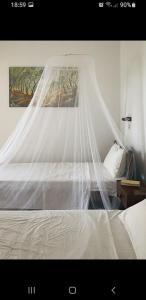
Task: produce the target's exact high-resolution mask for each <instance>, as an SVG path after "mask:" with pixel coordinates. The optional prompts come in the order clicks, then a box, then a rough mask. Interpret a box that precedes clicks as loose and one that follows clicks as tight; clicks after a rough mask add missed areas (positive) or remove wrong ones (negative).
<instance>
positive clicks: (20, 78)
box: [9, 67, 43, 107]
mask: <svg viewBox="0 0 146 300" xmlns="http://www.w3.org/2000/svg"><path fill="white" fill-rule="evenodd" d="M42 72H43V67H10V68H9V106H10V107H27V106H28V105H29V103H30V101H31V99H32V97H33V94H34V92H35V89H36V86H37V84H38V81H39V79H40V77H41V75H42Z"/></svg>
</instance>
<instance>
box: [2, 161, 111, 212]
mask: <svg viewBox="0 0 146 300" xmlns="http://www.w3.org/2000/svg"><path fill="white" fill-rule="evenodd" d="M29 168H31V169H29ZM74 168H75V169H76V170H75V171H74ZM94 168H96V170H97V173H98V174H100V177H102V180H103V181H104V183H105V185H106V188H107V191H108V193H109V195H115V194H116V179H115V178H113V177H112V176H111V175H110V173H109V172H108V171H107V170H106V168H105V167H104V165H103V164H102V163H100V164H97V163H96V164H94V166H93V164H91V163H84V164H80V163H76V164H73V163H67V162H66V163H33V167H31V164H29V163H11V164H9V165H6V166H3V167H2V166H0V208H6V207H5V203H6V199H5V195H6V193H7V187H8V185H9V186H10V185H11V188H12V189H13V190H14V192H15V191H16V193H17V191H19V190H20V191H21V195H20V197H19V198H21V202H19V203H20V204H21V205H20V207H19V203H14V204H13V206H12V208H15V209H16V208H22V207H23V205H25V203H27V201H28V199H29V198H30V194H31V192H33V191H34V190H35V187H36V185H38V183H39V184H40V188H39V192H38V193H37V196H36V202H35V206H34V207H31V208H35V209H41V208H43V209H65V208H66V207H67V209H69V206H68V203H69V201H68V199H69V196H70V191H71V186H72V182H77V181H78V180H79V178H81V179H82V176H83V175H82V174H86V178H85V181H86V182H89V184H90V189H91V190H92V191H95V190H98V185H97V178H96V176H95V171H94V170H95V169H94ZM83 169H84V171H83ZM30 170H31V171H30ZM81 172H83V173H81ZM80 174H81V175H80ZM25 182H28V183H29V184H27V188H25V187H24V189H23V188H20V186H21V185H23V183H25ZM44 191H45V192H44ZM58 195H59V197H60V199H61V201H58ZM42 199H43V203H42ZM48 199H53V202H52V203H51V202H50V201H48ZM16 204H17V205H16ZM59 205H60V206H59ZM75 208H76V207H75ZM71 209H72V207H71Z"/></svg>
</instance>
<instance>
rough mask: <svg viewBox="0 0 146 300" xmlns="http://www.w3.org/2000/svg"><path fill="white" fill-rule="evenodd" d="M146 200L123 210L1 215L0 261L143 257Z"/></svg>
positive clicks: (16, 212)
mask: <svg viewBox="0 0 146 300" xmlns="http://www.w3.org/2000/svg"><path fill="white" fill-rule="evenodd" d="M145 216H146V200H144V201H142V202H140V203H138V204H137V205H134V206H133V207H130V208H128V209H126V210H124V211H118V210H114V211H112V210H111V211H110V210H109V211H106V210H88V211H79V210H74V211H57V210H54V211H53V210H52V211H47V210H44V211H0V259H136V258H140V259H143V258H144V259H145V258H146V218H145Z"/></svg>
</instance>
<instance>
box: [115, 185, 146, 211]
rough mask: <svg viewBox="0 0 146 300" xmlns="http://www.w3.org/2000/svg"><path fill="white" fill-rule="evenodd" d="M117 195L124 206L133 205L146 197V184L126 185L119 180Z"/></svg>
mask: <svg viewBox="0 0 146 300" xmlns="http://www.w3.org/2000/svg"><path fill="white" fill-rule="evenodd" d="M117 196H118V198H120V200H121V203H122V205H123V207H124V208H127V207H129V206H132V205H134V204H136V203H138V202H140V201H142V200H144V199H145V198H146V186H140V187H135V186H124V185H121V183H120V181H118V182H117Z"/></svg>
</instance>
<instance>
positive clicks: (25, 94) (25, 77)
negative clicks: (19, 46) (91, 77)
mask: <svg viewBox="0 0 146 300" xmlns="http://www.w3.org/2000/svg"><path fill="white" fill-rule="evenodd" d="M43 69H44V68H43V67H10V68H9V106H10V107H27V106H28V105H29V103H30V101H31V99H32V97H33V95H34V92H35V89H36V87H37V84H38V82H39V80H40V77H41V75H42V72H43ZM52 76H53V79H52V82H51V84H50V87H49V89H48V92H47V95H46V97H45V98H44V99H43V100H42V102H41V106H42V107H76V106H78V69H77V68H73V67H64V68H58V67H55V68H54V69H53V70H52ZM33 105H34V106H35V105H37V103H35V100H34V102H33Z"/></svg>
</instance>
